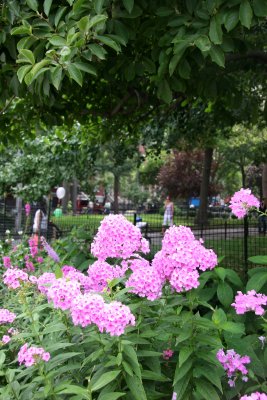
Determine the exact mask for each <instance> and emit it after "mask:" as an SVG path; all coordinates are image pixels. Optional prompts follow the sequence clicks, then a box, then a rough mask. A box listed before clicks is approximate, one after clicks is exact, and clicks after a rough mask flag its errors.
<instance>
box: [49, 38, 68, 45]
mask: <svg viewBox="0 0 267 400" xmlns="http://www.w3.org/2000/svg"><path fill="white" fill-rule="evenodd" d="M48 40H49V42H50V43H51V44H52V45H53V46H56V47H64V46H66V44H67V42H66V39H64V38H63V37H61V36H52V37H51V38H50V39H48Z"/></svg>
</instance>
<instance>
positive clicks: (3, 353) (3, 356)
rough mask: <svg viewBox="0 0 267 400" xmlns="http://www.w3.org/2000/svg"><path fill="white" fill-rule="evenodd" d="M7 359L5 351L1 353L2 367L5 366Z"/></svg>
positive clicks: (0, 362) (0, 363)
mask: <svg viewBox="0 0 267 400" xmlns="http://www.w3.org/2000/svg"><path fill="white" fill-rule="evenodd" d="M5 359H6V355H5V352H4V351H3V350H1V351H0V365H3V364H4V362H5Z"/></svg>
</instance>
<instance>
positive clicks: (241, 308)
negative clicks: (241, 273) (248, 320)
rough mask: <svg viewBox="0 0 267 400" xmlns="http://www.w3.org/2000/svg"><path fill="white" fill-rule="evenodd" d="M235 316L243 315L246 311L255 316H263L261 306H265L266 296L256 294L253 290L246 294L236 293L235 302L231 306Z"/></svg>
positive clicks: (266, 302) (266, 303)
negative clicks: (253, 313) (252, 312)
mask: <svg viewBox="0 0 267 400" xmlns="http://www.w3.org/2000/svg"><path fill="white" fill-rule="evenodd" d="M231 305H232V307H234V308H235V310H236V313H237V314H245V313H246V312H248V311H254V312H255V314H256V315H263V314H264V312H265V310H264V308H263V307H262V306H266V305H267V296H266V295H265V294H261V293H256V291H255V290H249V291H248V292H247V294H243V293H242V292H240V291H238V292H237V295H236V297H235V302H234V303H232V304H231Z"/></svg>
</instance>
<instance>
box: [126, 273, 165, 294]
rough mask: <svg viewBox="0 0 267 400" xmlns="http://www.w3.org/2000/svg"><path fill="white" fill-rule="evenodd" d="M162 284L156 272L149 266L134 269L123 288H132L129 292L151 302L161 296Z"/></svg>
mask: <svg viewBox="0 0 267 400" xmlns="http://www.w3.org/2000/svg"><path fill="white" fill-rule="evenodd" d="M163 283H164V282H163V281H162V279H161V277H160V275H159V273H158V271H157V270H156V269H155V268H153V267H152V266H150V265H149V266H145V267H139V268H135V269H134V271H133V272H132V274H131V275H130V277H129V279H128V280H127V281H126V282H125V286H126V287H132V288H133V289H131V290H130V291H129V292H131V293H135V294H137V295H138V296H140V297H146V298H147V299H148V300H152V301H153V300H156V299H158V298H159V297H160V296H161V294H162V286H163Z"/></svg>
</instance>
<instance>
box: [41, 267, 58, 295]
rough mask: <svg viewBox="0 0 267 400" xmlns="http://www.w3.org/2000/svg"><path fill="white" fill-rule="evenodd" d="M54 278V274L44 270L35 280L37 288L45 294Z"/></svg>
mask: <svg viewBox="0 0 267 400" xmlns="http://www.w3.org/2000/svg"><path fill="white" fill-rule="evenodd" d="M55 280H56V275H55V274H54V273H52V272H45V273H43V274H42V275H40V276H39V278H38V280H37V287H38V290H39V291H40V292H41V293H42V294H44V295H47V292H48V289H49V287H51V285H52V283H53V282H54V281H55Z"/></svg>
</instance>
